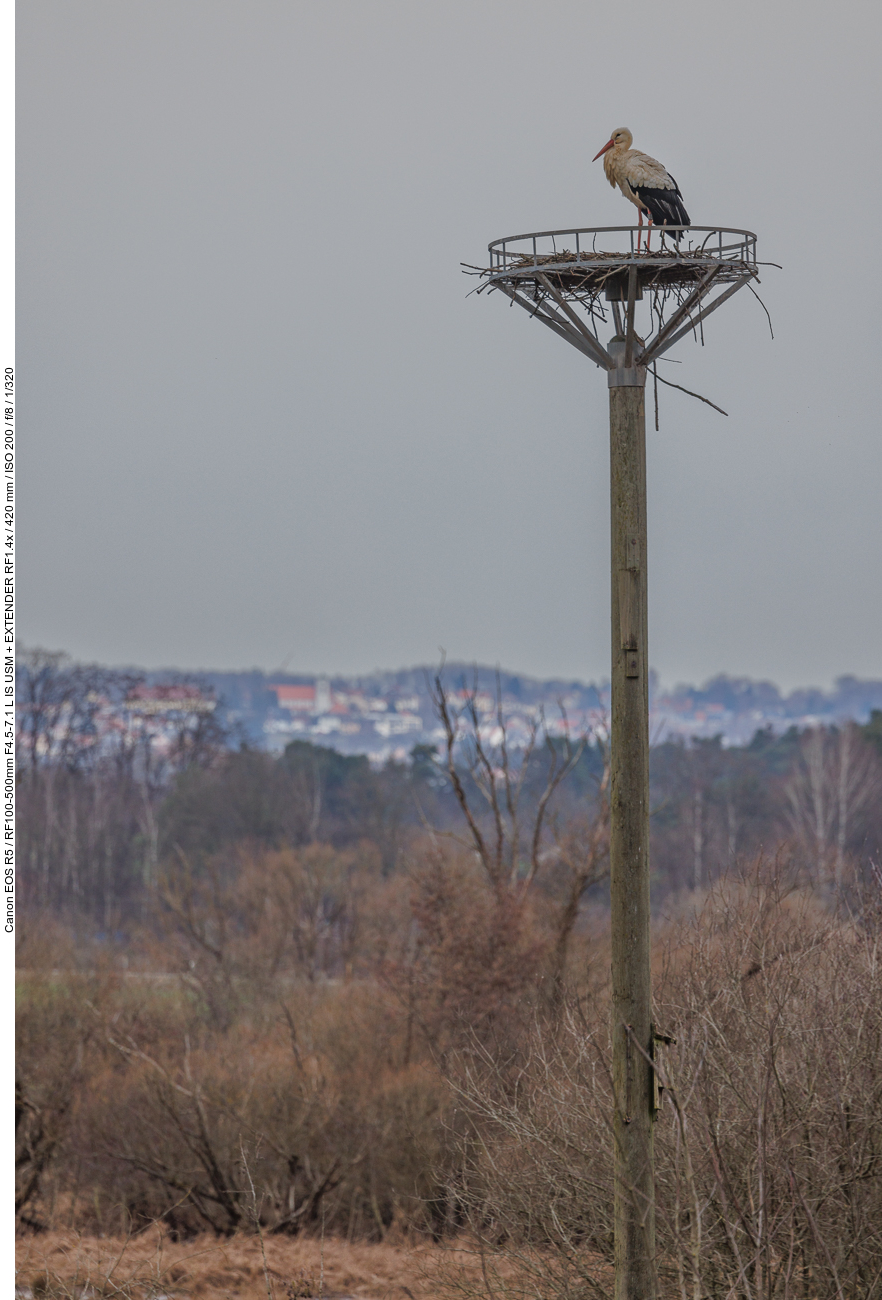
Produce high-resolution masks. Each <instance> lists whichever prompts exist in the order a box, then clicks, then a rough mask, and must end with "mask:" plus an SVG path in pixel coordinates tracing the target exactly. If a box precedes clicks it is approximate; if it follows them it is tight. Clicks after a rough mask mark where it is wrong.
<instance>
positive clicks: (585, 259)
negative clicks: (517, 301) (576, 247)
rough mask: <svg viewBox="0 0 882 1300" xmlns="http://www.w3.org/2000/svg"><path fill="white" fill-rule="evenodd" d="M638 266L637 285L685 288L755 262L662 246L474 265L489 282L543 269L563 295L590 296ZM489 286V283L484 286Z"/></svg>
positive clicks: (750, 269) (733, 275)
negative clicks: (710, 273)
mask: <svg viewBox="0 0 882 1300" xmlns="http://www.w3.org/2000/svg"><path fill="white" fill-rule="evenodd" d="M635 264H636V266H637V283H638V284H639V286H640V288H641V290H645V289H656V288H657V289H664V288H674V287H675V286H677V287H686V286H689V285H693V284H696V283H697V282H698V281H699V280H701V279H703V277H704V276H705V275H707V273H708V271H709V270H711V268H712V267H714V266H720V268H721V269H720V271H719V272H718V274H717V282H718V283H720V284H723V283H726V282H727V281H730V282H731V281H733V280H737V279H740V277H741V276H743V275H745V274H750V273H752V274H754V275H755V274H756V267H755V265H754V264H753V263H752V262H747V261H745V260H744V258H740V257H737V258H722V259H721V258H720V257H719V256H718V255H716V254H714V253H713V252H711V251H707V250H703V249H697V248H696V249H689V250H686V251H683V252H680V251H679V250H677V249H670V248H661V249H659V250H658V251H654V252H649V253H646V252H640V253H633V254H629V253H594V252H591V253H587V252H579V253H571V252H570V251H569V249H566V248H565V249H562V250H561V251H560V252H559V253H557V252H556V253H539V254H537V255H536V256H535V257H534V256H533V254H532V253H526V254H524V256H523V257H512V258H511V259H510V260H509V262H508V264H507V265H506V266H505V267H499V266H496V267H490V268H477V267H476V268H474V269H475V270H476V271H479V272H480V274H481V276H482V277H483V278H484V279H485V280H486V281H487V282H489V285H492V283H493V281H494V280H497V279H508V278H509V277H510V278H511V279H512V280H513V281H518V282H520V283H523V282H524V281H530V280H534V279H535V272H536V271H537V270H539V271H542V272H543V274H545V275H547V277H548V279H549V280H550V281H551V283H552V284H553V285H554V287H555V288H556V289H558V290H560V291H561V292H562V293H566V294H576V295H581V294H584V293H589V294H591V295H594V294H597V293H600V292H601V291H602V290H604V289H606V288H607V287H611V282H613V283H615V284H618V283H619V282H624V283H627V277H628V269H629V267H631V266H633V265H635ZM488 287H489V286H488Z"/></svg>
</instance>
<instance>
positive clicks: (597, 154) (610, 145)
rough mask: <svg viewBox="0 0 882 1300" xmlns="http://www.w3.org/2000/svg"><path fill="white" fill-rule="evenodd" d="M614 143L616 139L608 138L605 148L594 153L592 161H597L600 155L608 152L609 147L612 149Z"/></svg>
mask: <svg viewBox="0 0 882 1300" xmlns="http://www.w3.org/2000/svg"><path fill="white" fill-rule="evenodd" d="M614 144H615V140H608V141H607V143H606V144H605V145H604V146H603V148H602V149H601V151H600V153H596V154H595V155H594V157H593V158H592V159H591V161H592V162H597V159H598V158H600V157H602V156H603V154H605V153H606V151H607V149H611V148H612V147H613V145H614Z"/></svg>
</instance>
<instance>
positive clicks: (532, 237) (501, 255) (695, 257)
mask: <svg viewBox="0 0 882 1300" xmlns="http://www.w3.org/2000/svg"><path fill="white" fill-rule="evenodd" d="M651 230H652V233H653V235H655V236H656V237H658V238H660V239H664V236H665V235H670V234H671V232H672V231H681V232H682V234H683V236H684V237H686V238H688V239H689V243H688V245H687V247H686V248H680V247H679V246H677V245H676V244H674V245H673V247H672V246H671V244H670V243H668V244H666V245H665V247H664V249H663V250H660V251H659V252H657V253H655V254H653V253H652V252H642V251H641V252H639V253H638V251H637V248H636V237H637V236H638V235H641V236H642V237H643V238H645V237H646V232H647V227H646V226H644V227H643V228H642V230H641V228H640V227H639V226H583V227H580V228H579V229H575V228H573V229H571V230H539V231H535V232H532V233H529V234H525V235H507V236H506V237H505V238H504V239H494V240H493V242H492V243H491V244H490V245H488V251H489V253H490V267H489V270H490V274H491V275H493V274H498V273H500V272H503V273H504V272H506V271H510V270H513V269H518V270H521V271H523V270H524V269H526V268H527V267H528V266H529V264H530V260H531V259H532V262H533V265H535V266H539V265H540V264H541V265H542V266H544V267H547V266H548V265H549V262H548V259H549V257H550V258H552V259H553V257H554V255H555V254H556V253H561V254H567V255H568V256H567V261H568V262H569V261H570V259H571V258H572V257H573V256H575V259H576V262H577V263H578V262H580V261H581V262H587V263H590V262H591V261H593V260H594V259H595V258H598V257H601V256H602V257H603V259H604V261H605V262H606V264H607V265H615V264H616V262H617V260H618V259H621V263H622V265H626V264H627V263H629V262H631V261H637V260H638V259H639V262H640V264H641V265H643V266H647V265H651V263H652V259H653V257H658V259H659V261H660V262H664V263H665V264H668V265H669V264H670V262H671V256H672V254H673V255H674V257H675V258H676V260H677V261H682V262H684V263H688V262H689V261H701V262H703V263H704V264H705V265H707V262H708V260H709V259H713V260H718V261H733V262H746V263H748V264H749V265H756V235H755V234H754V233H753V231H751V230H738V229H736V228H734V227H729V226H652V227H651ZM599 235H621V236H627V238H626V239H625V238H622V239H620V240H610V241H606V242H609V243H617V244H620V245H622V244H624V245H627V246H626V247H619V248H609V247H601V248H598V246H597V237H598V236H599ZM697 236H703V238H702V239H701V240H700V242H699V243H698V244H697V245H696V244H695V243H693V240H694V239H695V237H697ZM733 237H734V238H733ZM562 240H569V241H570V242H571V243H572V244H573V245H574V247H559V246H558V244H559V241H562ZM549 243H550V247H549ZM661 252H663V253H664V256H663V257H662V256H661ZM540 258H541V259H542V262H541V263H540V261H539V259H540ZM570 264H572V263H571V262H570Z"/></svg>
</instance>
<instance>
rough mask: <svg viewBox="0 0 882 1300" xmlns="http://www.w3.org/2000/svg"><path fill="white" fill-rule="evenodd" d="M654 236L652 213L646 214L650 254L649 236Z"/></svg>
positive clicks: (647, 242) (647, 241) (647, 248)
mask: <svg viewBox="0 0 882 1300" xmlns="http://www.w3.org/2000/svg"><path fill="white" fill-rule="evenodd" d="M651 234H652V213H651V212H647V214H646V251H647V253H648V252H649V236H650V235H651Z"/></svg>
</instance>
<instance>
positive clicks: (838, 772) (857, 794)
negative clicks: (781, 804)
mask: <svg viewBox="0 0 882 1300" xmlns="http://www.w3.org/2000/svg"><path fill="white" fill-rule="evenodd" d="M880 793H882V767H880V764H879V760H878V757H877V756H876V754H875V752H874V751H873V750H872V749H871V747H870V746H869V745H868V744H867V743H866V742H865V741H864V739H863V738H862V736H861V734H860V729H859V728H858V727H857V726H856V725H855V724H854V723H845V724H844V725H843V726H841V727H814V728H812V729H811V730H809V731H806V732H804V733H803V735H802V737H801V740H800V746H799V755H798V758H797V760H796V763H795V764H794V767H793V769H792V771H791V773H790V775H789V777H788V779H787V782H786V784H785V794H786V798H787V805H788V808H787V817H788V822H789V824H790V827H791V830H792V832H793V833H794V835H795V836H796V837H797V838H798V839H799V840H800V841H801V842H802V843H803V844H804V845H805V847H806V849H807V851H808V852H809V854H810V857H811V861H812V867H813V871H814V873H815V878H816V881H817V883H819V884H820V883H823V882H825V881H826V880H828V879H830V878H831V877H832V883H833V885H834V888H835V889H836V890H837V892H838V891H840V890H841V889H842V886H843V883H844V873H845V866H846V861H847V852H848V846H849V843H850V841H851V840H852V837H853V836H854V834H855V832H856V831H857V830H858V829H859V826H860V821H861V818H862V816H863V814H865V813H866V812H867V811H868V810H869V809H870V808H871V807H872V805H873V804H874V803H875V801H876V800H877V799H878V798H879V796H880Z"/></svg>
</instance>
